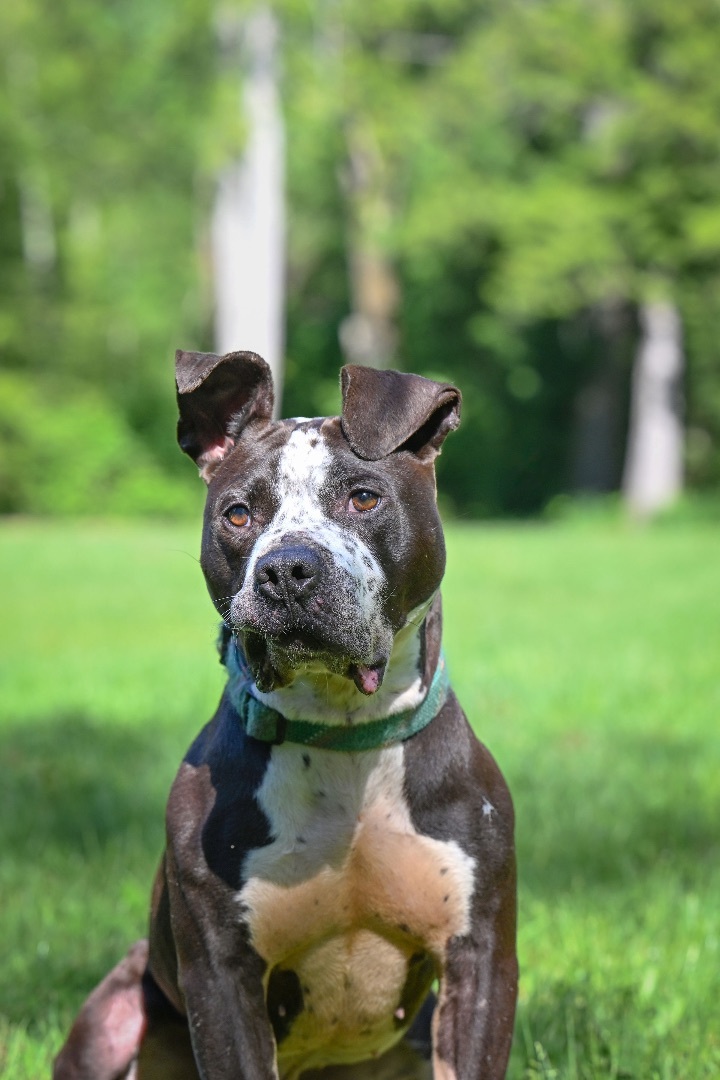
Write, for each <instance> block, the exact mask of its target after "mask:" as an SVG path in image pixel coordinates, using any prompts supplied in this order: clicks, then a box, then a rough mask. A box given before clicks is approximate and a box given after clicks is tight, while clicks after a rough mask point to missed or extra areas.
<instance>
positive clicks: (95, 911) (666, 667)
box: [0, 520, 720, 1080]
mask: <svg viewBox="0 0 720 1080" xmlns="http://www.w3.org/2000/svg"><path fill="white" fill-rule="evenodd" d="M448 533H449V535H448V541H449V542H448V548H449V566H448V574H447V578H446V587H445V590H444V596H445V612H446V632H445V645H446V652H447V654H448V658H449V664H450V670H451V673H452V676H453V681H454V683H455V686H456V688H457V690H458V692H459V694H460V697H461V699H462V701H463V703H464V705H465V707H466V710H467V712H468V714H469V715H470V717H471V719H472V721H473V723H474V725H475V727H476V730H477V731H478V733H479V734H480V736H481V737H482V738H483V739H484V740H485V741H486V742H487V743H488V744H489V746H490V747H491V748H492V750H493V753H494V754H495V756H496V758H497V759H498V761H499V762H500V764H501V766H502V768H503V771H504V772H505V774H506V776H507V778H508V780H509V782H510V786H511V788H512V791H513V795H514V798H515V804H516V810H517V818H518V857H519V865H520V930H519V948H520V960H521V967H522V978H521V998H520V1007H519V1013H518V1022H517V1029H516V1039H515V1045H514V1050H513V1056H512V1061H511V1068H510V1073H509V1075H510V1077H511V1078H512V1080H520V1078H525V1080H527V1078H530V1077H546V1078H550V1077H553V1078H558V1080H559V1078H562V1080H586V1078H601V1077H602V1078H605V1077H607V1078H630V1077H632V1078H636V1080H655V1078H657V1080H669V1078H678V1080H680V1078H682V1080H703V1078H708V1080H709V1078H710V1077H717V1076H718V1075H720V1028H719V1025H718V1023H717V1008H718V1005H717V994H718V975H717V972H718V968H719V967H720V902H718V898H719V897H720V857H719V856H720V725H719V724H718V716H719V715H720V666H719V659H718V658H719V657H720V610H719V608H718V598H719V597H720V560H718V555H717V551H718V535H717V527H716V526H714V525H713V524H712V523H709V522H702V521H688V520H682V521H677V522H674V523H672V522H670V523H667V524H664V525H663V526H661V527H658V528H653V529H648V530H632V529H629V528H625V527H623V526H621V525H620V524H618V523H617V522H612V521H601V522H599V523H596V524H595V525H593V526H592V527H589V526H588V527H584V526H583V525H582V524H578V523H577V522H573V521H569V522H561V523H556V524H553V525H550V526H536V527H505V526H503V527H492V528H479V527H470V526H454V527H452V528H451V529H449V530H448ZM197 550H198V531H197V529H193V528H190V527H186V526H183V527H171V526H167V525H162V526H149V525H144V526H138V525H132V526H131V525H118V524H90V525H88V524H84V525H82V526H77V527H74V526H72V525H71V524H60V523H50V524H47V523H41V522H11V523H7V524H5V525H4V526H3V527H2V529H1V530H0V566H1V567H2V570H1V571H0V573H1V574H2V580H1V581H0V595H1V596H2V598H3V612H4V617H3V619H2V621H1V623H0V646H1V647H0V657H1V659H0V665H1V666H0V685H1V686H2V714H1V716H0V762H1V764H2V777H3V783H2V787H1V789H0V845H1V849H2V852H3V857H2V861H1V862H0V896H1V897H2V928H3V933H2V936H1V938H0V1075H2V1076H3V1078H7V1080H20V1078H22V1080H26V1078H27V1080H36V1078H39V1077H42V1076H47V1075H49V1068H50V1061H51V1058H52V1056H53V1054H54V1053H55V1052H56V1050H57V1048H58V1046H59V1044H60V1042H61V1041H62V1038H63V1033H64V1031H65V1030H66V1028H67V1025H68V1024H69V1022H70V1020H71V1019H72V1016H73V1014H74V1010H75V1009H76V1008H77V1006H78V1004H79V1003H80V1001H81V999H82V998H83V996H84V994H85V993H86V992H87V990H88V989H89V988H90V987H91V986H92V985H93V984H94V983H95V982H96V981H97V980H98V979H99V978H100V977H101V976H102V975H103V974H104V973H105V971H106V970H107V969H108V968H109V967H110V966H111V965H112V964H113V963H114V962H115V960H116V959H117V958H118V957H119V956H120V955H121V954H122V953H123V952H124V951H125V949H126V947H127V945H128V944H129V942H131V941H132V940H133V939H134V938H135V937H137V936H140V935H141V934H142V933H143V932H144V928H145V921H146V911H147V903H148V891H149V886H150V882H151V878H152V874H153V871H154V866H155V862H156V859H157V856H158V853H159V851H160V848H161V844H162V834H163V804H164V799H165V795H166V792H167V789H168V786H169V784H170V781H171V778H172V775H173V773H174V770H175V768H176V766H177V762H178V760H179V758H180V757H181V755H182V753H183V751H184V749H185V747H186V745H187V744H188V742H189V740H190V738H191V737H192V735H193V734H194V732H195V730H196V729H197V728H198V726H199V724H200V722H201V720H203V719H204V718H206V717H207V716H208V715H209V714H210V712H211V710H212V708H213V705H214V702H215V700H216V699H217V696H218V693H219V690H220V687H221V683H222V673H221V670H220V668H219V666H218V665H217V664H216V663H215V660H214V657H213V652H212V641H213V638H214V634H215V628H216V619H215V616H214V613H213V610H212V607H211V605H210V603H209V601H208V599H207V597H206V595H205V592H204V587H203V583H202V576H201V573H200V569H199V567H198V564H197V560H196V552H197Z"/></svg>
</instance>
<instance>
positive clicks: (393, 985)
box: [240, 746, 474, 1062]
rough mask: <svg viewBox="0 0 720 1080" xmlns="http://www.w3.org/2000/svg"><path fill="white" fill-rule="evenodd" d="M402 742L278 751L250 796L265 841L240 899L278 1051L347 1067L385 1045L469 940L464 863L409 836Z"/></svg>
mask: <svg viewBox="0 0 720 1080" xmlns="http://www.w3.org/2000/svg"><path fill="white" fill-rule="evenodd" d="M403 781H404V761H403V748H402V746H395V747H391V748H388V749H384V750H376V751H365V752H362V753H358V754H346V753H342V752H337V751H327V750H326V751H322V750H313V749H312V748H305V747H300V746H282V747H277V748H275V749H274V750H273V755H272V759H271V762H270V765H269V767H268V771H267V773H266V775H265V778H264V781H263V783H262V785H261V788H260V790H259V792H258V801H259V802H260V804H261V806H262V808H263V810H264V812H265V814H266V815H267V817H268V820H269V821H270V825H271V832H272V835H273V837H274V839H273V841H272V843H270V844H269V845H268V846H266V847H264V848H261V849H258V850H256V851H254V852H251V853H250V855H249V856H248V857H247V860H246V863H245V874H244V876H245V878H246V883H245V885H244V887H243V888H242V890H241V894H240V899H241V901H242V903H243V906H244V907H245V909H246V913H247V918H248V922H249V926H250V932H251V936H252V941H253V945H254V947H255V949H256V950H257V951H258V952H259V954H260V955H261V956H262V957H263V959H264V960H265V961H266V963H267V977H266V988H267V994H268V1009H269V1012H270V1017H271V1020H273V1023H274V1027H275V1030H276V1037H277V1038H278V1044H279V1055H280V1058H281V1060H282V1058H283V1057H284V1056H285V1057H288V1056H290V1057H293V1056H297V1055H299V1057H300V1059H302V1060H303V1061H305V1062H311V1061H312V1060H313V1054H314V1053H315V1052H317V1053H318V1054H320V1055H321V1056H322V1057H323V1059H324V1058H327V1057H328V1055H329V1059H331V1060H352V1059H353V1058H355V1057H362V1056H363V1055H364V1056H367V1055H368V1054H369V1053H373V1052H378V1051H381V1050H382V1049H384V1048H385V1047H386V1046H388V1045H390V1044H391V1043H392V1042H393V1041H395V1039H396V1038H397V1037H398V1035H399V1034H400V1033H401V1031H402V1029H403V1028H404V1027H405V1026H406V1023H405V1021H406V1019H407V1018H409V1014H410V1013H411V1012H412V1010H413V1009H414V1008H415V1007H416V1006H417V1005H418V1004H419V1002H420V1001H421V1000H422V997H424V994H425V992H426V991H427V989H428V986H429V983H430V982H431V981H432V978H433V977H434V975H435V973H436V970H437V968H438V967H439V966H440V965H441V964H442V958H443V953H444V948H445V944H446V942H447V941H448V939H449V938H450V937H452V936H453V935H455V934H462V933H465V932H467V929H468V926H469V909H470V899H471V895H472V891H473V882H474V861H473V860H472V859H471V858H470V857H469V856H467V855H466V854H465V853H464V852H463V851H462V850H461V849H460V847H459V846H458V845H457V844H456V843H454V842H452V841H447V842H446V841H440V840H436V839H433V838H431V837H428V836H423V835H420V834H418V832H417V831H416V830H415V828H414V827H413V824H412V820H411V815H410V811H409V808H408V805H407V803H406V801H405V798H404V794H403Z"/></svg>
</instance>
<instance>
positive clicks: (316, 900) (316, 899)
mask: <svg viewBox="0 0 720 1080" xmlns="http://www.w3.org/2000/svg"><path fill="white" fill-rule="evenodd" d="M319 903H320V901H319V900H318V898H317V896H316V897H315V907H317V906H318V905H319Z"/></svg>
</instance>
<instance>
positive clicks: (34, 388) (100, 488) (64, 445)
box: [0, 374, 194, 517]
mask: <svg viewBox="0 0 720 1080" xmlns="http://www.w3.org/2000/svg"><path fill="white" fill-rule="evenodd" d="M169 434H170V433H169ZM193 508H194V507H193V500H192V498H191V497H190V492H189V488H188V486H187V485H185V484H183V483H181V482H180V481H177V480H174V479H169V478H167V477H165V476H163V474H162V472H161V471H160V469H159V468H158V466H157V464H156V463H155V462H154V461H153V459H152V457H151V456H150V454H149V453H148V451H147V449H146V448H145V447H144V446H143V443H142V442H141V440H140V438H139V437H138V436H137V435H136V434H134V433H133V432H132V431H131V430H130V429H129V428H128V426H127V424H125V423H124V421H123V419H122V415H121V414H119V413H118V412H117V411H116V410H113V409H111V408H109V407H108V405H107V403H106V402H105V400H104V399H103V398H102V397H101V396H100V394H98V393H97V392H96V391H94V390H92V389H90V388H88V387H87V386H84V385H83V384H82V383H80V384H79V385H76V386H75V387H73V386H72V385H69V386H68V385H63V386H62V387H60V386H59V385H58V384H57V381H53V380H52V379H47V380H45V381H44V383H43V384H34V385H30V384H29V383H28V382H27V381H26V380H24V379H22V378H21V377H20V376H19V375H18V374H0V513H21V514H37V515H40V516H42V517H47V516H54V515H56V514H59V515H63V514H65V515H67V514H75V515H77V514H98V515H103V514H107V513H108V512H113V513H128V514H132V513H147V514H157V515H159V516H163V515H177V514H182V513H186V512H188V511H190V510H192V509H193Z"/></svg>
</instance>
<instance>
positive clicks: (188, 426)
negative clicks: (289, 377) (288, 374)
mask: <svg viewBox="0 0 720 1080" xmlns="http://www.w3.org/2000/svg"><path fill="white" fill-rule="evenodd" d="M175 383H176V386H177V401H178V408H179V409H180V419H179V420H178V427H177V435H178V442H179V443H180V446H181V448H182V449H183V450H184V451H185V453H186V454H189V455H190V457H191V458H193V460H194V461H195V462H197V466H198V468H199V470H200V475H201V476H202V478H203V480H206V481H209V480H210V478H211V476H212V474H213V472H214V471H215V469H216V468H217V466H218V465H219V464H220V462H221V461H222V459H223V458H224V457H225V455H226V454H227V453H228V451H230V450H232V448H233V446H234V445H235V442H236V440H237V438H238V436H239V435H240V432H241V431H242V429H243V428H244V427H245V425H246V424H247V423H248V421H249V420H252V419H258V420H269V419H270V417H271V416H272V408H273V385H272V375H271V374H270V368H269V367H268V365H267V364H266V363H265V361H264V360H263V359H262V357H261V356H258V355H257V353H254V352H231V353H225V355H224V356H216V354H215V353H197V352H184V351H183V350H182V349H178V350H177V352H176V353H175Z"/></svg>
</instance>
